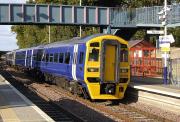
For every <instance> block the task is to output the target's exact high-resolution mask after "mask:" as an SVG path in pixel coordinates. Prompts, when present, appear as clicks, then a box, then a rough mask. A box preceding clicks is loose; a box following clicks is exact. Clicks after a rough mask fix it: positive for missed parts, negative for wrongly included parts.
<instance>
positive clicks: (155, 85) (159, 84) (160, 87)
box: [130, 77, 180, 98]
mask: <svg viewBox="0 0 180 122" xmlns="http://www.w3.org/2000/svg"><path fill="white" fill-rule="evenodd" d="M130 87H132V88H135V89H141V90H146V91H149V92H155V93H159V94H163V95H167V96H172V97H176V98H180V87H175V86H173V85H164V84H163V79H161V78H148V77H144V78H143V77H132V78H131V83H130Z"/></svg>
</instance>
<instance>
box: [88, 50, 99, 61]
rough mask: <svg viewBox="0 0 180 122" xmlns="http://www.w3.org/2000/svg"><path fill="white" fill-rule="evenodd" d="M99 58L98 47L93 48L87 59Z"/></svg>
mask: <svg viewBox="0 0 180 122" xmlns="http://www.w3.org/2000/svg"><path fill="white" fill-rule="evenodd" d="M98 59H99V49H96V48H93V49H92V50H90V53H89V61H98Z"/></svg>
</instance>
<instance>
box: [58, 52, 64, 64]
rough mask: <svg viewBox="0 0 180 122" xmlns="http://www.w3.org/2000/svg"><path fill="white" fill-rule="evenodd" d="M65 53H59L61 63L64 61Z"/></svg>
mask: <svg viewBox="0 0 180 122" xmlns="http://www.w3.org/2000/svg"><path fill="white" fill-rule="evenodd" d="M63 60H64V53H59V63H63Z"/></svg>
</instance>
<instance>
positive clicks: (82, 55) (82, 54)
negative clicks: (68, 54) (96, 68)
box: [79, 52, 84, 64]
mask: <svg viewBox="0 0 180 122" xmlns="http://www.w3.org/2000/svg"><path fill="white" fill-rule="evenodd" d="M83 60H84V52H80V57H79V64H83Z"/></svg>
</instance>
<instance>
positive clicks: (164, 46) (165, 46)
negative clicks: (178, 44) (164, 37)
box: [160, 43, 170, 52]
mask: <svg viewBox="0 0 180 122" xmlns="http://www.w3.org/2000/svg"><path fill="white" fill-rule="evenodd" d="M160 47H161V51H162V52H169V51H170V43H164V44H160Z"/></svg>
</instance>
